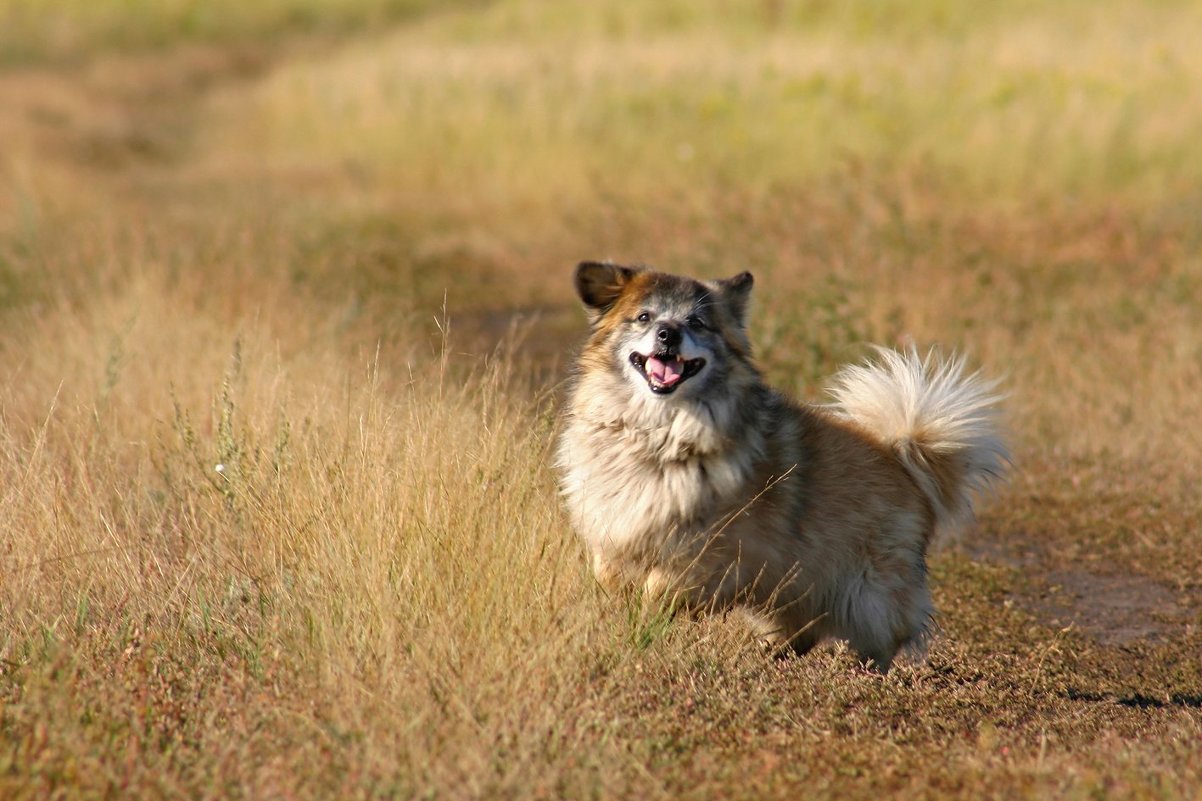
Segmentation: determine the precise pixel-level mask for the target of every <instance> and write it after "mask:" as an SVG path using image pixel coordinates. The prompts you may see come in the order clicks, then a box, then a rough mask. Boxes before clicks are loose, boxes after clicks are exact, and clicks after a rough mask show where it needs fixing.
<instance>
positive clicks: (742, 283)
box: [718, 271, 755, 325]
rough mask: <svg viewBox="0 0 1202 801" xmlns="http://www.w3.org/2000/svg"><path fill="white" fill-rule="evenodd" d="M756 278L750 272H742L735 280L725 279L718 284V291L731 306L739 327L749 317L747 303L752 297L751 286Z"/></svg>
mask: <svg viewBox="0 0 1202 801" xmlns="http://www.w3.org/2000/svg"><path fill="white" fill-rule="evenodd" d="M754 283H755V278H754V277H753V276H752V274H751V273H749V272H746V271H744V272H741V273H739V274H738V275H736V276H735V277H734V278H724V279H723V280H721V281H719V282H718V290H719V291H720V292H721V293H722V297H723V299H724V300H725V301H726V302H727V304H728V305H729V306H730V311H731V313H732V314H734V316H735V320H736V321H738V323H739V325H743V324H744V322H745V320H746V317H747V301H748V299H749V298H750V297H751V286H752V284H754Z"/></svg>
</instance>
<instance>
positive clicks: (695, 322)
mask: <svg viewBox="0 0 1202 801" xmlns="http://www.w3.org/2000/svg"><path fill="white" fill-rule="evenodd" d="M685 322H686V323H688V325H689V328H695V329H698V330H700V329H702V328H705V320H702V319H701V318H700V317H698V316H697V315H695V314H690V315H689V316H688V317H687V318H685Z"/></svg>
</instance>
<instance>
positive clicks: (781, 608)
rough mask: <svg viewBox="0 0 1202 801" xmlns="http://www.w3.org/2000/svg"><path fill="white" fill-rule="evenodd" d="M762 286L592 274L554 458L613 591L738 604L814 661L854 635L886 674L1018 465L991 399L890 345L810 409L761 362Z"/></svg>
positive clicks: (985, 390) (584, 288)
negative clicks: (585, 324) (944, 569)
mask: <svg viewBox="0 0 1202 801" xmlns="http://www.w3.org/2000/svg"><path fill="white" fill-rule="evenodd" d="M751 286H752V277H751V274H750V273H742V274H740V275H737V276H735V277H734V278H730V279H727V280H722V281H698V280H693V279H691V278H684V277H680V276H674V275H667V274H664V273H660V272H655V271H652V270H649V269H643V268H634V267H623V266H619V265H616V264H601V263H596V262H585V263H582V264H580V265H579V267H577V269H576V291H577V293H578V294H579V295H580V298H581V300H582V301H583V302H584V305H585V308H586V310H587V312H588V314H589V318H590V321H591V324H592V333H591V335H590V337H589V339H588V342H587V344H586V345H585V347H584V351H583V353H582V354H581V355H580V359H579V365H578V369H577V371H576V374H575V377H574V381H573V383H572V387H571V390H570V394H569V396H568V399H567V403H566V407H565V410H564V421H563V427H562V435H561V438H560V440H559V445H558V456H557V463H558V469H559V473H560V479H561V488H562V491H563V495H564V498H565V500H566V504H567V508H568V510H569V513H570V515H571V519H572V523H573V525H574V527H575V529H576V531H577V532H578V533H579V535H580V536H581V537H582V538H583V540H584V542H585V543H586V544H587V546H588V548H589V551H590V553H591V554H592V562H593V570H594V572H595V574H596V576H597V578H598V580H600V581H601V582H602V583H603V584H606V585H621V584H627V585H642V586H643V587H644V588H645V590H646V591H647V592H648V593H650V594H652V595H654V596H661V597H662V596H668V597H671V598H673V599H675V601H676V602H677V603H679V604H681V605H683V606H685V607H687V608H691V609H694V610H725V609H729V608H735V607H737V608H740V609H742V610H744V611H746V612H747V614H748V616H749V618H750V619H751V621H752V624H753V626H754V627H755V628H756V630H757V632H758V633H759V634H760V635H761V636H762V637H764V638H765V639H767V640H768V641H770V642H772V643H774V644H775V645H776V646H777V647H779V648H784V649H791V650H792V651H795V652H797V653H804V652H805V651H807V650H809V649H810V648H811V647H812V646H813V645H814V644H815V643H817V642H818V641H820V640H822V639H824V638H828V637H834V638H840V639H844V640H847V641H848V643H850V645H851V647H852V648H853V649H855V651H856V652H857V653H858V654H859V656H860V658H861V659H863V660H864V661H865V662H867V663H869V664H871V665H872V666H874V667H875V668H876V669H878V670H881V671H885V670H888V669H889V666H890V664H891V663H892V661H893V659H894V657H895V656H896V655H897V653H898V651H899V650H901V649H903V648H908V649H913V650H921V648H922V646H923V645H924V643H925V639H926V635H927V632H928V631H929V628H930V624H931V619H932V614H933V608H932V605H931V597H930V593H929V591H928V589H927V570H926V554H927V549H928V546H929V545H930V543H931V542H932V539H933V538H934V536H935V534H936V531H937V530H945V529H954V528H956V527H958V526H960V525H962V524H963V523H964V522H966V521H967V520H969V519H970V518H971V515H972V498H973V496H974V494H975V493H976V492H977V491H978V490H980V489H982V488H984V487H985V486H986V485H988V484H989V483H991V482H992V481H993V480H994V479H997V478H998V477H1000V476H1001V475H1002V473H1003V470H1004V468H1005V466H1006V463H1007V461H1008V454H1007V451H1006V447H1005V445H1004V444H1003V442H1002V441H1001V439H1000V438H999V435H998V432H997V426H996V423H995V411H994V407H995V404H996V402H997V400H998V398H997V396H996V395H995V394H994V393H993V388H994V384H993V383H991V382H987V381H985V380H983V379H981V378H980V377H979V375H978V374H971V375H968V374H966V373H965V370H964V362H963V360H961V359H952V360H950V361H941V360H939V359H938V358H937V357H936V356H935V355H934V354H930V355H927V356H926V357H925V358H924V357H920V356H919V355H918V354H917V353H916V352H915V351H914V350H908V351H906V352H903V353H898V352H895V351H891V350H886V349H881V350H880V351H879V352H878V356H877V359H876V361H874V362H872V363H869V364H865V365H862V366H855V367H848V368H845V369H844V370H843V371H842V372H841V373H839V374H838V375H837V376H836V378H835V381H834V386H833V389H832V394H833V396H834V402H833V403H832V404H831V405H830V406H824V407H812V406H804V405H800V404H798V403H795V402H793V401H791V400H790V399H788V398H786V397H785V396H784V395H782V394H780V393H779V392H777V391H776V390H773V389H772V388H770V387H769V386H767V385H766V384H765V383H764V381H763V380H762V379H761V377H760V374H759V372H758V370H757V369H756V367H755V365H754V363H753V362H752V358H751V350H750V345H749V342H748V337H747V330H746V314H747V305H748V297H749V294H750V291H751Z"/></svg>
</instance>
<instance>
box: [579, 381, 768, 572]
mask: <svg viewBox="0 0 1202 801" xmlns="http://www.w3.org/2000/svg"><path fill="white" fill-rule="evenodd" d="M590 389H596V390H600V389H601V388H600V387H597V388H590V387H581V391H580V392H579V394H578V398H579V399H581V401H580V403H579V404H578V406H577V408H576V409H575V413H574V414H573V416H572V418H571V419H570V420H569V422H568V424H567V428H566V430H565V431H564V435H563V437H562V438H561V440H560V444H559V454H558V461H559V466H560V469H561V471H562V472H561V475H562V489H563V494H564V498H565V500H566V502H567V507H568V510H569V512H570V513H571V516H572V522H573V525H574V526H575V527H576V530H577V531H578V532H579V533H580V534H581V536H582V537H583V538H584V540H585V542H586V543H587V544H588V546H589V547H590V549H591V550H592V551H593V553H594V554H595V555H603V556H604V555H606V554H608V553H611V552H614V551H618V550H621V549H625V548H630V547H632V546H633V547H637V548H639V549H645V548H652V549H655V548H659V547H663V546H668V545H670V542H669V540H670V539H671V538H672V537H673V536H674V535H677V534H681V533H685V532H682V531H681V529H682V527H684V528H692V529H696V528H704V527H705V526H706V525H708V524H709V523H711V522H712V518H713V516H714V513H715V510H718V509H720V508H723V507H724V506H726V505H729V503H730V502H731V501H732V499H734V498H735V497H736V495H737V494H738V493H739V492H741V491H743V490H744V488H745V487H746V484H747V479H748V476H749V474H750V472H751V470H752V467H753V465H752V458H751V457H752V454H753V453H754V448H749V447H739V448H731V447H729V445H730V443H728V442H726V441H725V438H724V436H723V434H722V429H723V427H722V425H721V423H722V422H724V421H722V420H721V419H716V418H715V414H717V415H719V416H720V415H721V414H722V413H723V412H722V410H721V408H718V410H717V411H715V410H713V409H712V408H709V407H703V406H700V405H697V406H693V405H688V406H686V405H680V404H665V403H663V402H662V401H660V400H659V399H657V398H654V397H637V396H636V399H635V400H634V401H633V402H632V403H630V404H628V405H626V406H624V407H623V408H621V409H615V408H613V407H612V406H606V405H604V404H602V403H600V402H595V403H590V402H589V400H587V399H588V398H590V397H594V398H604V397H607V396H606V394H605V393H604V392H603V391H596V392H592V391H589V390H590Z"/></svg>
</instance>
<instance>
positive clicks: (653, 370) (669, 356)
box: [630, 350, 705, 395]
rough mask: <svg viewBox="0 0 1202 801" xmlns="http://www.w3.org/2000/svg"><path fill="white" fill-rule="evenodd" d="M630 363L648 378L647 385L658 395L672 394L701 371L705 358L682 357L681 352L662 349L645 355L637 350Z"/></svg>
mask: <svg viewBox="0 0 1202 801" xmlns="http://www.w3.org/2000/svg"><path fill="white" fill-rule="evenodd" d="M630 363H631V364H633V365H634V366H635V367H637V368H638V370H639V372H640V373H642V375H643V377H644V378H646V379H647V386H648V387H650V389H651V391H652V392H654V393H655V394H657V395H671V394H672V393H673V392H675V391H676V388H677V387H679V386H680V385H681V384H683V383H684V382H685V381H687V380H688V379H690V378H692V377H693V376H695V375H697V374H698V373H699V372H701V368H703V367H705V359H700V358H698V359H681V358H680V354H678V353H673V352H672V351H669V350H660V351H657V352H655V353H651V354H647V355H644V354H642V353H639V352H638V351H635V352H634V353H631V354H630Z"/></svg>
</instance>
